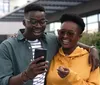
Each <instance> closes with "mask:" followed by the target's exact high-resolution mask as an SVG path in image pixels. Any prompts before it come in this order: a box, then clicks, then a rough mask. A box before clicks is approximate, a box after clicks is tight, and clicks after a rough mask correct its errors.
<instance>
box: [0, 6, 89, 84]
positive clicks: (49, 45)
mask: <svg viewBox="0 0 100 85" xmlns="http://www.w3.org/2000/svg"><path fill="white" fill-rule="evenodd" d="M46 22H47V20H46V17H45V10H44V8H43V7H41V6H39V5H35V4H29V5H28V6H26V7H25V9H24V20H23V25H24V26H25V30H20V31H19V33H18V36H17V37H14V38H9V39H7V40H5V41H4V42H2V43H1V45H0V69H1V70H0V85H37V84H38V85H44V78H45V73H46V70H43V69H47V68H48V62H41V63H37V62H38V61H39V60H41V59H43V57H42V56H41V57H40V58H38V59H35V60H34V50H35V49H36V48H46V49H47V60H48V61H51V59H52V57H53V56H54V55H55V54H56V53H57V51H58V49H59V44H58V41H57V37H56V36H55V35H52V34H48V33H44V30H45V27H46ZM87 49H89V48H87Z"/></svg>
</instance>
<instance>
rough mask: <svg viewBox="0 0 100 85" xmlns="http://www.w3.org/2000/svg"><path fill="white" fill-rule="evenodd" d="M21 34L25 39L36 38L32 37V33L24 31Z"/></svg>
mask: <svg viewBox="0 0 100 85" xmlns="http://www.w3.org/2000/svg"><path fill="white" fill-rule="evenodd" d="M23 35H24V37H25V38H26V39H27V40H36V39H37V38H35V37H33V35H31V34H28V33H26V32H24V33H23Z"/></svg>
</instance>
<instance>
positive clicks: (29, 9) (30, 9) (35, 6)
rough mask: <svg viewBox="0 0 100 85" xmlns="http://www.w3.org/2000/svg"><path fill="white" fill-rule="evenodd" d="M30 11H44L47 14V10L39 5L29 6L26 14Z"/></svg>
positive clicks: (25, 11)
mask: <svg viewBox="0 0 100 85" xmlns="http://www.w3.org/2000/svg"><path fill="white" fill-rule="evenodd" d="M30 11H43V12H45V9H44V7H43V6H41V5H39V4H33V3H32V4H28V5H27V6H26V7H25V8H24V14H27V13H28V12H30Z"/></svg>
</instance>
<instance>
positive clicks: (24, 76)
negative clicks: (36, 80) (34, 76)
mask: <svg viewBox="0 0 100 85" xmlns="http://www.w3.org/2000/svg"><path fill="white" fill-rule="evenodd" d="M20 77H21V80H22V81H23V82H27V81H28V80H30V78H29V77H28V75H27V72H26V71H24V72H22V73H21V76H20Z"/></svg>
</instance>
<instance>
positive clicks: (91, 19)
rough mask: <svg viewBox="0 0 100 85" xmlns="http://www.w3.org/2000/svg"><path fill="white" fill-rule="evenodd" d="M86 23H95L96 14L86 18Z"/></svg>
mask: <svg viewBox="0 0 100 85" xmlns="http://www.w3.org/2000/svg"><path fill="white" fill-rule="evenodd" d="M87 21H88V23H93V22H97V21H98V19H97V14H96V15H92V16H89V17H87Z"/></svg>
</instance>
